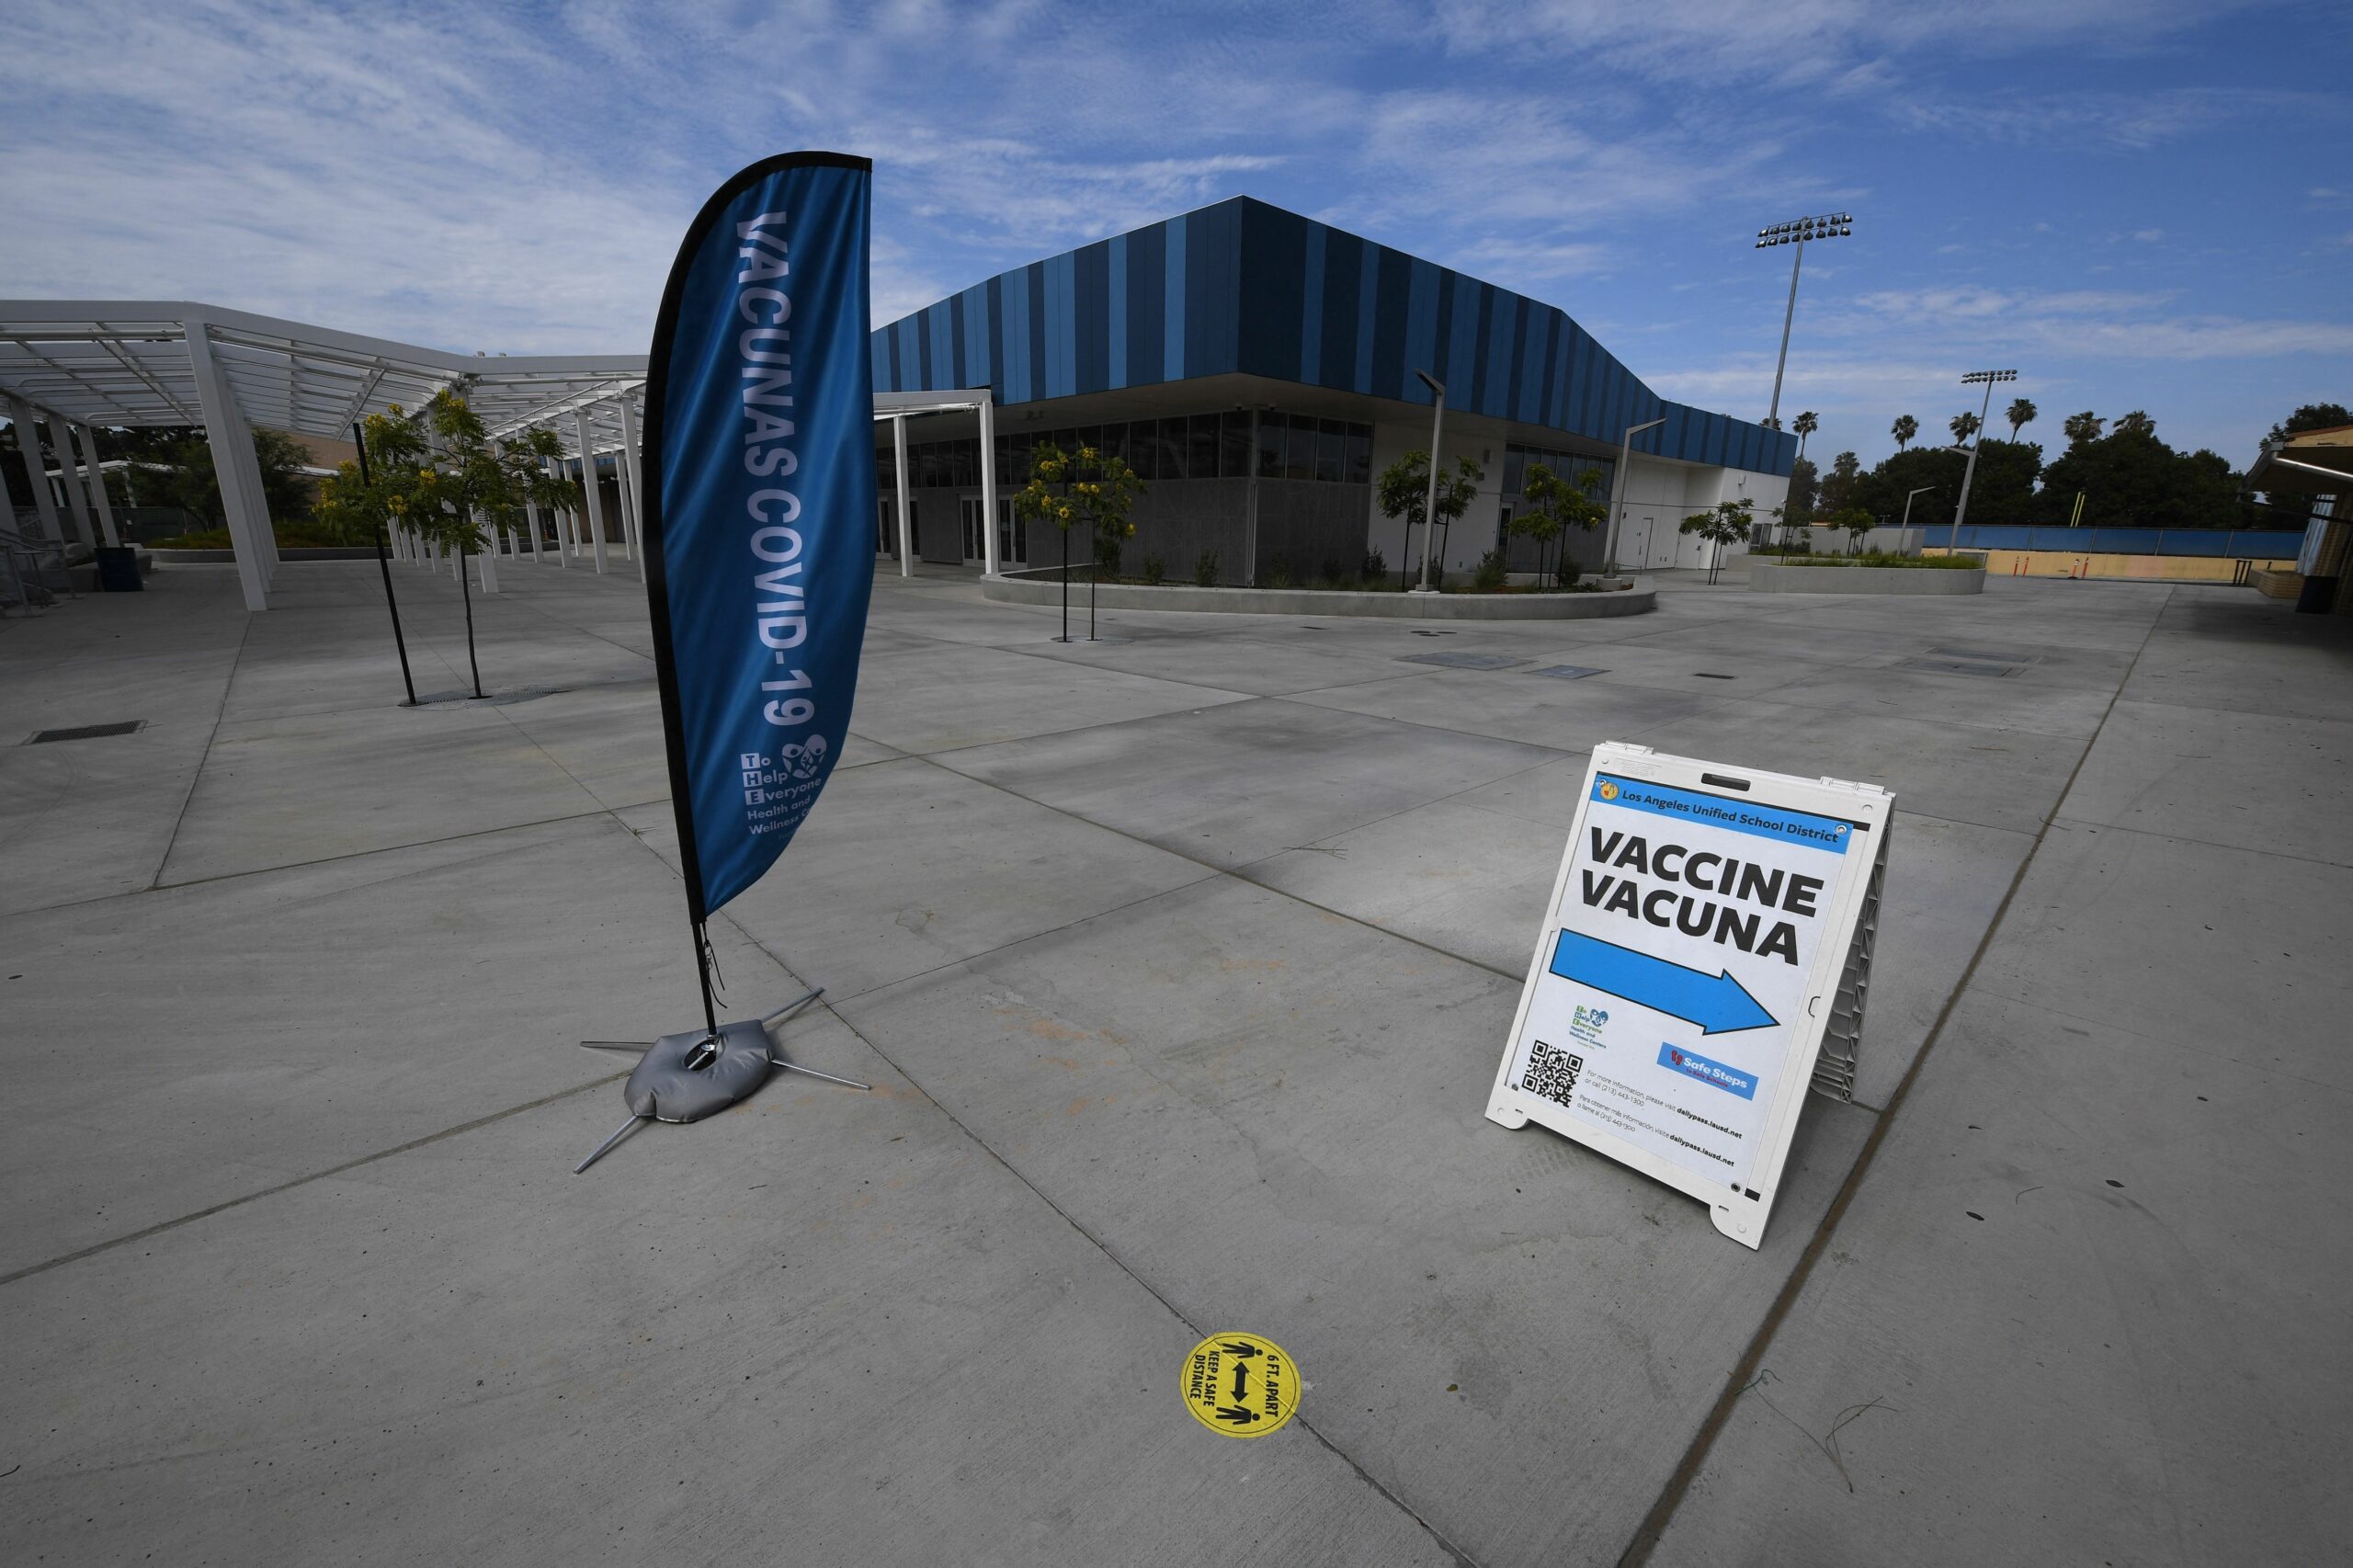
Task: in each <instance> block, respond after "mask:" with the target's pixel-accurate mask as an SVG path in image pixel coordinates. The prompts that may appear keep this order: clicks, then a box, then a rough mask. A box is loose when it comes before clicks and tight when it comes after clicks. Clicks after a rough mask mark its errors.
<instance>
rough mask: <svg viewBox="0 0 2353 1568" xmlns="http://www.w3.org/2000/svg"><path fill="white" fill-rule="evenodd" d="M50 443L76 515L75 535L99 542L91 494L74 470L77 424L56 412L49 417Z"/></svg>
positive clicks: (71, 508)
mask: <svg viewBox="0 0 2353 1568" xmlns="http://www.w3.org/2000/svg"><path fill="white" fill-rule="evenodd" d="M49 442H50V445H51V446H53V447H55V448H56V449H57V477H58V479H59V481H60V483H63V486H64V488H65V505H66V507H67V509H68V510H70V511H72V512H73V514H74V538H75V539H78V540H82V541H83V542H84V543H85V544H96V543H97V542H98V525H97V519H95V518H93V517H91V516H90V500H89V497H88V496H86V495H85V494H82V481H81V479H80V478H79V477H78V476H77V475H76V474H75V473H74V426H71V425H68V424H67V423H65V421H64V420H63V419H60V418H59V417H57V415H54V414H52V415H50V416H49Z"/></svg>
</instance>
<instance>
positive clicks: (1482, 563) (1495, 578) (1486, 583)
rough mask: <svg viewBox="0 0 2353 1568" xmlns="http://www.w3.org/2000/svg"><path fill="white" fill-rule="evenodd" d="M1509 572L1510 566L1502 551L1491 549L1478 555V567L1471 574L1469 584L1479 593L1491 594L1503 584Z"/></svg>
mask: <svg viewBox="0 0 2353 1568" xmlns="http://www.w3.org/2000/svg"><path fill="white" fill-rule="evenodd" d="M1510 574H1511V567H1510V566H1509V565H1508V564H1507V563H1506V562H1505V560H1504V552H1503V551H1500V550H1491V551H1487V553H1486V554H1484V555H1483V556H1481V557H1479V569H1478V570H1477V571H1476V572H1473V573H1472V574H1471V585H1472V587H1474V588H1477V589H1478V590H1479V591H1480V592H1481V593H1484V594H1492V593H1494V592H1495V590H1496V589H1497V588H1500V587H1502V586H1503V585H1504V579H1505V578H1506V577H1507V576H1509V575H1510Z"/></svg>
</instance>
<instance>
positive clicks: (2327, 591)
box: [2296, 577, 2337, 615]
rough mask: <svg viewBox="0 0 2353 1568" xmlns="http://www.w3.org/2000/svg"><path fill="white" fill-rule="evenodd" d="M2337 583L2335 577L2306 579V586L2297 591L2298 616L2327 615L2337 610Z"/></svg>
mask: <svg viewBox="0 0 2353 1568" xmlns="http://www.w3.org/2000/svg"><path fill="white" fill-rule="evenodd" d="M2336 583H2337V579H2336V578H2335V577H2307V578H2305V579H2304V585H2303V586H2302V588H2300V589H2298V590H2297V591H2296V613H2297V614H2298V615H2326V614H2327V613H2328V612H2329V611H2330V610H2332V609H2335V608H2336Z"/></svg>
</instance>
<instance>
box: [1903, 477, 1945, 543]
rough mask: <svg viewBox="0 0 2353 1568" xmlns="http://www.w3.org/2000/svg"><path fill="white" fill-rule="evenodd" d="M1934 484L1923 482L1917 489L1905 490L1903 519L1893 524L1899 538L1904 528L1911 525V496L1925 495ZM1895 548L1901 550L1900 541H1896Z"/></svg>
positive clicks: (1932, 488) (1933, 487)
mask: <svg viewBox="0 0 2353 1568" xmlns="http://www.w3.org/2000/svg"><path fill="white" fill-rule="evenodd" d="M1935 488H1936V486H1935V485H1933V484H1924V485H1922V486H1920V488H1919V489H1917V490H1912V491H1907V492H1905V494H1904V520H1903V521H1902V522H1900V523H1898V524H1896V525H1895V531H1896V533H1897V535H1898V536H1899V540H1900V536H1901V535H1902V534H1903V532H1904V529H1906V528H1910V527H1911V526H1912V497H1913V496H1915V495H1926V494H1927V493H1928V492H1929V491H1931V490H1934V489H1935ZM1896 548H1897V549H1898V550H1901V549H1903V548H1904V547H1903V545H1902V543H1901V542H1898V544H1897V545H1896Z"/></svg>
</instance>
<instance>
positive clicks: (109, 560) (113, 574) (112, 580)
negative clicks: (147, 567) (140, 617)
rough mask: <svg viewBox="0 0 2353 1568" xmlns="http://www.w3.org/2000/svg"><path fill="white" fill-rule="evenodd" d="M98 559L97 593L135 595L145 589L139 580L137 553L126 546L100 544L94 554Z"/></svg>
mask: <svg viewBox="0 0 2353 1568" xmlns="http://www.w3.org/2000/svg"><path fill="white" fill-rule="evenodd" d="M94 553H95V554H96V555H97V558H98V591H99V592H100V593H103V594H135V593H138V592H140V591H141V590H142V589H143V588H144V587H146V584H144V583H142V582H141V581H140V580H139V552H138V551H136V550H133V549H132V548H131V546H129V545H127V544H102V545H100V546H99V547H98V548H97V551H95V552H94Z"/></svg>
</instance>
